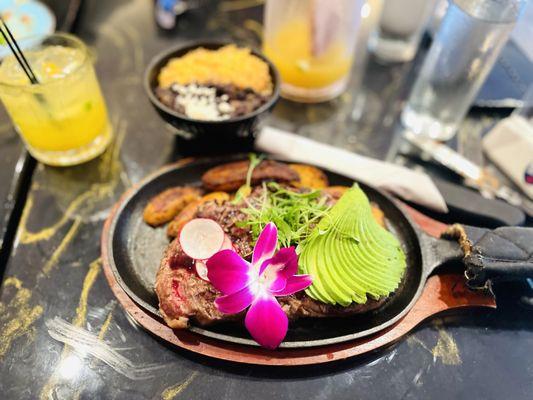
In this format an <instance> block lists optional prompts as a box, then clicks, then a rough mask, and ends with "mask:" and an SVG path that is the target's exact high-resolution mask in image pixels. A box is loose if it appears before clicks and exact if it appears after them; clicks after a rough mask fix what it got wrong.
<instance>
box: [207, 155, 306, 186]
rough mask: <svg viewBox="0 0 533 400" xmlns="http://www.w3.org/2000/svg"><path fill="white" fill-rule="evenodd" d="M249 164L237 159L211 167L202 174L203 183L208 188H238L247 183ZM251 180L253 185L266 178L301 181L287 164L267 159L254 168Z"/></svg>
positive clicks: (277, 180)
mask: <svg viewBox="0 0 533 400" xmlns="http://www.w3.org/2000/svg"><path fill="white" fill-rule="evenodd" d="M249 166H250V163H249V162H248V161H237V162H232V163H229V164H224V165H220V166H218V167H215V168H211V169H210V170H209V171H207V172H206V173H205V174H204V175H203V176H202V184H203V186H204V187H205V188H206V189H208V190H216V191H228V192H231V191H234V190H237V189H239V188H240V187H241V186H242V185H244V184H245V183H246V179H247V174H248V171H249ZM250 180H251V182H250V183H251V184H252V185H256V184H258V183H260V182H262V181H266V180H273V181H276V182H286V183H288V182H291V181H299V180H300V177H299V175H298V172H297V171H295V170H294V169H292V168H291V167H289V166H288V165H287V164H283V163H280V162H277V161H272V160H265V161H263V162H261V163H260V164H259V165H257V166H256V167H255V168H254V169H253V170H252V172H251V177H250Z"/></svg>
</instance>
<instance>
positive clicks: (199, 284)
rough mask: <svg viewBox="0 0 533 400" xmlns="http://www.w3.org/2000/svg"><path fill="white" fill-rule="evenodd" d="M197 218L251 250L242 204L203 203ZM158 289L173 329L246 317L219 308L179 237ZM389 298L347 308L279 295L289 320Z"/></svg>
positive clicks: (361, 308)
mask: <svg viewBox="0 0 533 400" xmlns="http://www.w3.org/2000/svg"><path fill="white" fill-rule="evenodd" d="M196 217H198V218H210V219H213V220H215V221H217V222H218V223H219V224H220V225H221V226H222V228H223V229H224V231H225V232H226V233H227V234H228V235H229V236H230V237H231V239H232V242H233V244H234V247H235V250H236V251H237V252H238V253H239V254H240V255H241V256H242V257H245V258H247V257H249V256H250V255H251V252H252V248H251V245H250V242H251V238H250V234H249V232H248V230H246V229H243V228H240V227H238V226H237V225H236V222H237V221H241V220H243V219H244V214H243V213H242V212H241V211H240V206H239V205H234V204H232V203H230V202H225V203H224V204H218V203H216V202H214V201H213V202H208V203H205V204H202V205H201V206H200V208H199V209H198V211H197V213H196ZM155 291H156V293H157V296H158V298H159V309H160V311H161V314H162V315H163V318H164V319H165V322H166V323H167V324H168V326H170V327H171V328H186V327H187V326H188V324H189V321H190V320H194V321H195V322H197V323H198V324H200V325H209V324H212V323H216V322H218V321H222V320H236V319H237V320H238V319H242V318H243V317H244V313H241V314H239V315H226V314H222V313H221V312H219V311H218V309H217V308H216V306H215V299H216V298H217V297H219V296H221V293H220V292H218V291H217V290H216V289H215V288H214V287H213V286H212V285H211V284H210V283H209V282H207V281H204V280H202V279H200V278H199V277H198V275H197V274H196V271H195V268H194V265H193V260H191V259H190V258H189V257H188V256H187V255H186V254H185V253H183V251H182V249H181V247H180V244H179V241H178V239H175V240H174V241H172V242H171V243H170V245H169V247H168V248H167V250H166V253H165V256H164V257H163V260H162V261H161V265H160V268H159V271H158V273H157V278H156V284H155ZM387 299H388V297H387V298H381V299H379V300H373V299H369V300H368V301H367V302H366V303H365V304H356V303H352V304H351V305H349V306H348V307H342V306H335V305H330V304H325V303H322V302H319V301H316V300H313V299H312V298H310V297H309V296H307V295H306V294H305V293H303V292H299V293H296V294H294V295H291V296H284V297H278V301H279V303H280V304H281V306H282V308H283V310H284V311H285V313H286V314H287V316H288V317H289V318H290V319H296V318H302V317H336V316H345V315H352V314H358V313H363V312H366V311H370V310H374V309H376V308H378V307H381V306H382V305H383V304H384V303H385V302H386V301H387Z"/></svg>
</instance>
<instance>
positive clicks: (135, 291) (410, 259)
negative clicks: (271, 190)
mask: <svg viewBox="0 0 533 400" xmlns="http://www.w3.org/2000/svg"><path fill="white" fill-rule="evenodd" d="M223 161H228V160H227V159H225V160H220V159H210V160H200V161H195V162H192V163H190V164H187V165H184V166H181V167H176V166H169V167H167V168H164V169H163V170H161V171H160V172H158V173H156V174H154V175H152V176H150V177H148V178H147V179H146V180H144V181H143V182H141V183H140V184H139V185H138V186H137V187H136V188H135V189H134V190H131V191H130V192H128V193H127V194H126V195H125V197H124V198H123V199H122V200H121V203H120V205H119V207H118V209H117V212H116V213H115V214H114V215H113V217H112V220H111V221H110V230H109V238H110V240H109V241H108V242H107V243H105V244H104V245H105V246H106V247H107V252H108V254H109V256H108V258H109V260H108V261H109V263H110V265H111V268H112V270H113V272H114V274H115V277H116V278H117V281H118V282H119V283H120V285H121V286H122V287H123V289H124V290H125V291H126V292H127V293H128V295H129V296H130V297H131V298H132V299H133V300H134V301H135V302H137V303H138V304H139V305H141V306H142V307H143V308H145V309H147V310H148V311H150V312H152V313H154V314H156V315H161V314H160V312H159V310H158V299H157V296H156V294H155V292H154V289H153V288H154V283H155V276H156V274H157V270H158V269H159V262H160V259H161V258H162V255H163V254H164V252H165V248H166V247H167V246H168V243H169V241H168V238H167V234H166V229H167V227H159V228H153V227H150V226H148V225H147V224H146V223H145V222H144V221H143V217H142V215H143V212H144V209H145V207H146V205H147V203H148V202H149V201H150V199H152V198H153V197H154V196H156V195H157V194H159V193H161V192H162V191H164V190H165V189H168V188H170V187H175V186H189V185H193V186H194V185H196V186H197V187H198V186H200V180H201V177H202V175H203V174H204V173H205V172H206V171H208V170H209V169H210V168H212V167H215V166H217V165H220V164H221V163H222V162H223ZM326 175H327V177H328V179H329V183H330V185H343V186H349V185H351V184H352V183H353V182H352V181H351V180H349V179H347V178H345V177H342V176H340V175H336V174H331V173H328V172H326ZM361 187H362V188H363V190H364V192H365V193H366V195H367V196H368V198H369V199H370V201H372V202H374V203H375V204H377V205H378V206H379V208H380V209H381V211H383V213H384V214H385V217H386V220H387V228H388V230H389V231H390V232H392V233H393V234H394V236H395V237H397V238H398V239H399V241H400V243H401V247H402V250H403V252H404V253H405V255H406V261H407V267H406V270H405V275H404V276H403V279H402V285H401V289H400V290H398V291H397V292H396V293H395V294H394V295H392V296H390V298H389V299H387V301H386V302H384V304H383V305H380V307H378V308H377V309H375V310H370V311H367V312H364V313H358V314H355V315H350V316H343V317H342V318H329V319H328V320H327V322H325V321H324V320H323V319H316V318H308V319H299V320H296V321H293V322H291V324H290V329H289V331H288V333H287V336H286V338H285V340H284V342H283V343H282V344H281V346H280V347H293V348H294V347H309V346H319V345H325V344H330V343H339V342H343V341H348V340H352V339H355V338H359V337H363V336H366V335H369V334H371V333H374V332H377V331H379V330H382V329H384V328H385V327H387V326H390V325H392V324H393V323H394V322H396V321H398V319H400V318H401V317H402V316H403V315H404V314H405V313H406V312H407V311H408V309H409V307H410V306H411V305H412V304H413V303H414V301H415V300H416V298H417V297H418V295H419V294H420V291H421V289H422V285H423V282H424V280H425V277H426V273H425V271H424V270H423V265H422V254H421V248H420V244H419V240H420V235H421V234H420V233H419V232H417V231H416V230H415V229H414V228H413V226H412V225H411V222H410V221H409V219H408V218H407V217H406V216H405V215H404V213H403V212H402V211H401V210H400V209H399V208H398V207H397V206H396V204H395V203H394V202H393V201H392V200H391V199H389V198H388V197H387V196H385V195H383V194H382V193H380V192H378V191H376V190H374V189H372V188H370V187H366V186H363V185H361ZM189 329H190V330H192V331H194V332H197V333H199V334H202V335H205V336H209V337H212V338H216V339H219V340H224V341H229V342H234V343H241V344H248V345H255V342H254V341H252V340H251V339H250V338H249V334H248V333H247V332H246V330H245V329H244V327H243V325H242V323H237V322H232V321H228V322H223V323H220V324H216V325H211V326H201V325H199V324H196V323H194V321H193V323H191V325H190V327H189Z"/></svg>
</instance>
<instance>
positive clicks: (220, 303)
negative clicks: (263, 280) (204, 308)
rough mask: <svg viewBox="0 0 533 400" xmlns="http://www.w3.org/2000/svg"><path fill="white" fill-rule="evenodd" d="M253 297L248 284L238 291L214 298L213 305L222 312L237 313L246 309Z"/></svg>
mask: <svg viewBox="0 0 533 400" xmlns="http://www.w3.org/2000/svg"><path fill="white" fill-rule="evenodd" d="M253 299H254V294H253V292H252V290H251V289H250V287H249V286H246V287H244V288H242V289H241V290H239V291H238V292H235V293H232V294H228V295H226V296H221V297H219V298H217V299H216V300H215V305H216V306H217V308H218V311H220V312H221V313H223V314H238V313H240V312H241V311H242V310H244V309H246V307H248V306H249V305H250V304H252V301H253Z"/></svg>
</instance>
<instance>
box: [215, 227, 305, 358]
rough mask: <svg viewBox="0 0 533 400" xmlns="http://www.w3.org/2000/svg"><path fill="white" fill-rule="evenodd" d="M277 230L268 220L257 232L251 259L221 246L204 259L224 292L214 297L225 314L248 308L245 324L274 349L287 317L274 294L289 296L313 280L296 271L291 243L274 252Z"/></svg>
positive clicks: (251, 331) (285, 327)
mask: <svg viewBox="0 0 533 400" xmlns="http://www.w3.org/2000/svg"><path fill="white" fill-rule="evenodd" d="M277 243H278V230H277V228H276V225H274V224H273V223H272V222H271V223H269V224H268V225H267V226H266V227H265V229H263V231H262V232H261V234H260V235H259V238H258V239H257V243H256V244H255V248H254V251H253V255H252V262H251V263H249V262H248V261H246V260H244V259H243V258H242V257H241V256H239V255H238V254H237V253H236V252H235V251H233V250H222V251H219V252H218V253H216V254H215V255H214V256H212V257H211V258H210V259H209V260H208V261H207V276H208V278H209V281H210V282H211V284H212V285H213V286H214V287H215V288H216V289H218V290H219V291H220V292H222V294H223V296H221V297H219V298H217V299H216V300H215V305H216V306H217V308H218V310H219V311H220V312H222V313H224V314H237V313H240V312H241V311H243V310H245V309H246V308H248V307H250V308H249V309H248V312H247V313H246V318H245V320H244V324H245V326H246V329H248V332H250V334H251V335H252V337H253V338H254V340H255V341H256V342H257V343H259V344H260V345H261V346H263V347H266V348H269V349H275V348H276V347H278V346H279V344H280V343H281V342H282V340H283V339H284V338H285V335H286V334H287V328H288V325H289V321H288V318H287V315H286V314H285V312H284V311H283V309H282V308H281V306H280V304H279V303H278V301H277V299H276V297H278V296H288V295H291V294H293V293H296V292H299V291H300V290H303V289H305V288H307V287H308V286H309V285H311V283H312V279H311V277H310V276H309V275H296V273H297V272H298V256H297V255H296V251H295V250H294V247H285V248H282V249H281V250H279V251H278V252H277V253H276V246H277Z"/></svg>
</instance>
